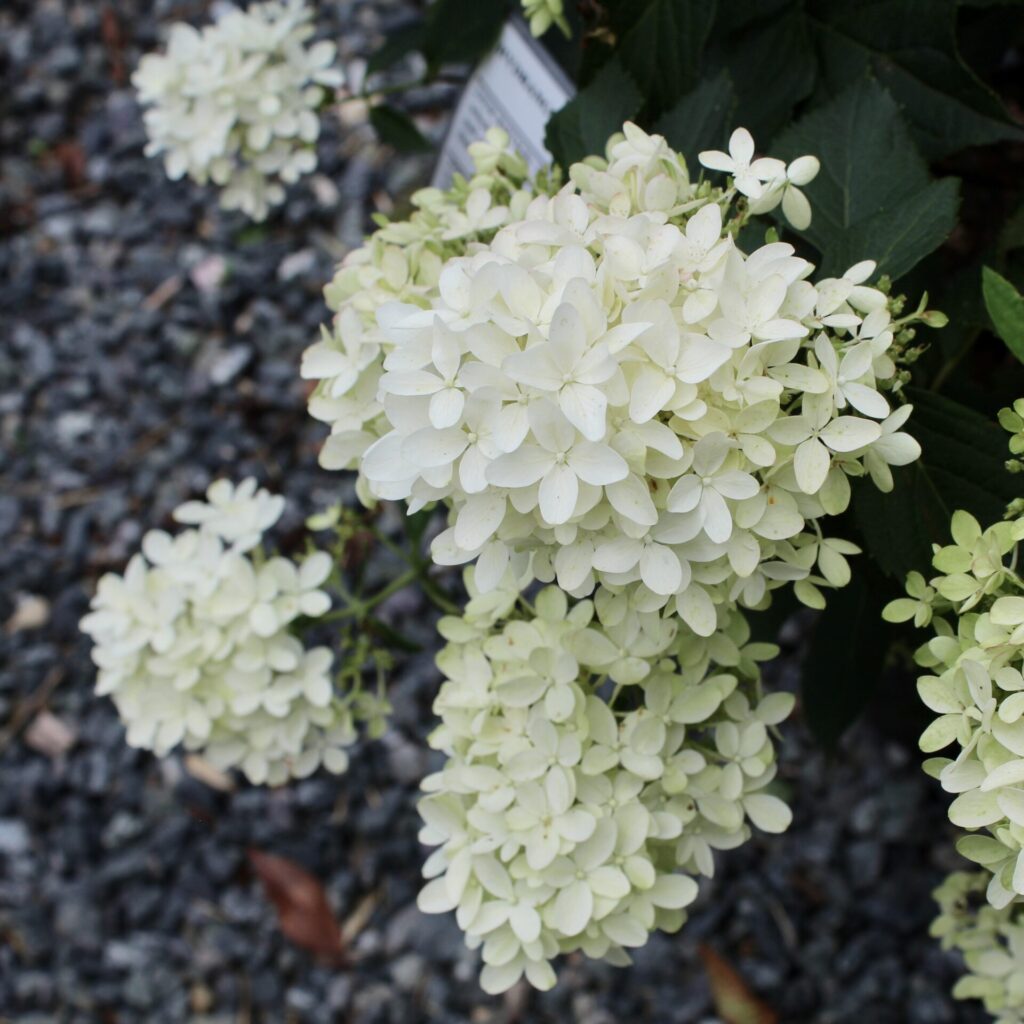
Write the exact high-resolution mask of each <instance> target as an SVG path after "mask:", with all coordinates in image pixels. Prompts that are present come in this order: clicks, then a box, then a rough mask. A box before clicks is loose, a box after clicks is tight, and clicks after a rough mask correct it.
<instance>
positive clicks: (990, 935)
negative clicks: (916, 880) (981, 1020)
mask: <svg viewBox="0 0 1024 1024" xmlns="http://www.w3.org/2000/svg"><path fill="white" fill-rule="evenodd" d="M987 878H988V876H987V874H986V873H985V872H983V871H981V872H966V871H958V872H955V873H954V874H952V875H950V876H949V877H948V878H947V879H946V880H945V882H943V884H942V885H941V886H939V888H938V889H936V890H935V893H934V896H935V899H936V900H937V901H938V903H939V906H940V908H941V913H940V915H939V916H938V917H937V918H936V919H935V921H934V923H933V924H932V928H931V934H932V935H933V936H935V938H937V939H941V941H942V948H943V949H955V950H958V951H959V952H961V953H962V954H963V956H964V961H965V963H966V965H967V971H968V973H967V974H965V975H964V977H962V978H961V979H960V980H959V981H958V982H957V984H956V985H955V987H954V988H953V995H954V997H956V998H957V999H980V1000H982V1001H983V1003H984V1005H985V1009H986V1010H988V1011H989V1013H991V1014H993V1015H994V1017H995V1024H1024V916H1022V914H1021V907H1020V905H1019V904H1009V905H1007V906H1006V907H1003V908H1002V909H996V908H995V907H993V906H991V904H988V903H986V902H985V895H984V894H985V889H986V887H987V884H988V881H987Z"/></svg>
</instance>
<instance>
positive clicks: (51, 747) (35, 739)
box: [25, 710, 78, 758]
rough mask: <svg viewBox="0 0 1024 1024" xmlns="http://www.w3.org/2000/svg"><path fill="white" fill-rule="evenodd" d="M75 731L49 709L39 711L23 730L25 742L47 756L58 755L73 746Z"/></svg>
mask: <svg viewBox="0 0 1024 1024" xmlns="http://www.w3.org/2000/svg"><path fill="white" fill-rule="evenodd" d="M77 738H78V736H77V734H76V733H75V731H74V730H73V729H72V728H70V726H68V724H67V723H66V722H65V721H64V720H63V719H61V718H58V717H57V716H56V715H55V714H53V713H52V712H50V711H45V710H44V711H40V712H39V714H38V715H36V717H35V718H33V719H32V723H31V724H30V725H29V727H28V728H27V729H26V730H25V744H26V746H29V747H31V748H32V749H33V750H36V751H38V752H39V753H40V754H45V755H46V756H47V757H50V758H54V757H60V755H61V754H66V753H67V752H68V751H69V750H70V749H71V747H73V746H74V744H75V740H76V739H77Z"/></svg>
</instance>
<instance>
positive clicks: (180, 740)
mask: <svg viewBox="0 0 1024 1024" xmlns="http://www.w3.org/2000/svg"><path fill="white" fill-rule="evenodd" d="M283 509H284V499H283V498H280V497H278V496H275V495H271V494H270V493H269V492H267V491H266V490H263V489H262V488H260V489H257V485H256V481H255V480H254V479H251V478H250V479H248V480H244V481H243V482H242V483H241V484H239V485H238V487H234V486H232V484H231V483H230V482H229V481H227V480H217V481H215V482H214V483H213V484H211V485H210V487H209V489H208V491H207V493H206V501H205V502H203V501H189V502H186V503H185V504H184V505H181V506H179V508H178V509H177V510H176V511H175V514H174V517H175V519H177V520H178V521H179V522H183V523H187V524H190V525H192V526H193V528H191V529H186V530H183V531H181V532H179V533H178V534H176V535H174V536H172V535H170V534H168V533H165V532H164V531H162V530H151V531H150V532H149V533H147V534H146V535H145V537H144V538H143V540H142V551H141V553H139V554H136V555H135V556H134V557H133V558H132V559H131V561H130V562H129V563H128V567H127V569H126V570H125V573H124V575H123V576H119V575H117V574H115V573H108V574H107V575H105V576H104V577H103V578H102V579H101V580H100V582H99V586H98V588H97V591H96V596H95V597H94V598H93V601H92V605H91V611H90V612H89V614H87V615H86V616H85V617H84V618H83V619H82V629H83V631H84V632H86V633H87V634H89V636H90V637H91V638H92V640H93V644H94V646H93V651H92V656H93V660H94V661H95V663H96V665H97V667H98V668H99V673H98V678H97V685H96V691H97V693H99V694H102V695H108V696H110V697H111V698H112V699H113V701H114V703H115V704H116V705H117V709H118V712H119V713H120V715H121V718H122V719H123V721H124V723H125V726H126V727H127V730H128V742H129V743H130V744H131V745H132V746H136V747H143V748H145V749H148V750H153V751H154V752H155V753H156V754H157V755H158V756H165V755H166V754H168V753H169V752H170V751H171V750H172V749H173V748H174V747H176V746H179V745H182V746H184V747H185V748H186V749H188V750H201V751H202V752H203V754H204V755H205V756H206V757H207V758H208V759H209V760H210V761H211V762H212V763H213V764H215V765H217V766H218V767H221V768H228V767H236V766H237V767H239V768H241V770H242V771H243V772H244V773H245V775H246V776H247V777H248V778H249V780H250V781H251V782H254V783H262V782H269V783H271V784H275V785H276V784H279V783H282V782H284V781H285V780H286V779H288V778H289V777H290V776H295V777H302V776H305V775H309V774H311V773H312V772H313V771H315V770H316V769H317V768H318V767H319V766H320V765H321V764H323V765H324V767H326V768H327V769H328V770H329V771H332V772H341V771H344V770H345V768H346V767H347V764H348V755H347V753H346V748H347V747H348V746H350V745H351V744H352V742H353V741H354V740H355V736H356V733H355V719H354V716H353V713H352V709H351V708H350V706H349V704H348V703H347V702H346V701H345V700H343V699H342V698H340V697H339V696H337V695H336V694H335V692H334V682H333V678H332V669H333V665H334V655H333V654H332V652H331V651H330V649H329V648H327V647H313V648H306V647H305V646H304V645H303V644H302V642H301V640H299V638H298V637H296V636H295V635H294V634H293V632H292V628H291V627H292V625H293V623H295V621H296V620H297V619H298V618H299V617H300V616H301V617H305V618H309V619H315V618H318V617H319V616H322V615H323V614H324V613H325V612H326V611H327V610H328V609H329V608H330V606H331V599H330V597H329V596H328V594H327V593H326V591H324V590H323V589H321V588H322V585H323V584H324V582H325V581H326V579H327V577H328V576H329V574H330V572H331V566H332V562H331V558H330V556H329V555H328V554H327V553H326V552H323V551H313V552H310V553H309V554H308V555H307V556H306V557H305V558H304V559H303V560H302V561H301V562H294V561H292V560H291V559H288V558H283V557H280V556H275V557H272V558H266V557H265V556H263V555H262V553H261V552H260V551H259V550H258V546H259V544H260V543H261V541H262V539H263V535H264V533H265V531H267V530H268V529H270V528H271V527H272V526H273V525H274V523H276V522H277V520H278V518H279V517H280V515H281V512H282V511H283ZM254 549H257V550H255V551H254Z"/></svg>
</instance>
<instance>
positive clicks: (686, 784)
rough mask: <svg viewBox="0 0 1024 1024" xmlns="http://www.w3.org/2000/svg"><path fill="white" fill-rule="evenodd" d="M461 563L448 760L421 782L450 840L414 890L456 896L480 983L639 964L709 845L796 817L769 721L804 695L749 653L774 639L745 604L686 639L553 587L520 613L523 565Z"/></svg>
mask: <svg viewBox="0 0 1024 1024" xmlns="http://www.w3.org/2000/svg"><path fill="white" fill-rule="evenodd" d="M468 573H469V575H468V582H469V587H470V592H471V594H473V595H474V596H473V597H472V599H471V600H470V602H469V604H468V606H467V608H466V613H465V615H464V616H463V617H461V618H456V617H450V618H446V619H443V620H442V621H441V625H440V628H441V632H442V634H443V635H444V636H445V638H446V639H447V640H448V644H447V646H446V647H445V648H444V649H443V651H442V652H441V654H440V655H439V656H438V665H439V667H440V668H441V670H442V671H443V673H444V675H445V677H446V681H445V682H444V683H443V685H442V687H441V690H440V693H439V695H438V698H437V701H436V703H435V706H434V707H435V711H436V712H437V713H438V714H439V715H440V718H441V725H440V726H439V728H438V729H437V730H436V732H435V733H434V734H433V736H432V738H431V744H432V745H433V746H434V747H436V748H439V749H441V750H443V751H444V752H445V753H446V754H447V755H448V760H447V763H446V764H445V766H444V768H443V769H442V770H441V771H440V772H438V773H437V774H436V775H433V776H431V777H429V778H427V779H426V780H425V781H424V789H425V790H427V791H428V793H429V794H430V795H428V796H427V797H425V798H424V799H423V800H422V801H421V803H420V810H421V813H422V815H423V818H424V821H425V823H426V824H425V827H424V829H423V831H422V833H421V839H422V841H423V842H425V843H427V844H428V845H432V846H436V847H438V849H437V850H436V851H435V852H434V853H433V854H432V855H431V857H430V858H429V860H428V861H427V864H426V866H425V868H424V874H425V875H426V877H427V878H428V879H430V881H429V882H428V883H427V885H426V886H425V888H424V889H423V891H422V893H421V895H420V900H419V905H420V908H421V909H422V910H424V911H426V912H429V913H440V912H445V911H451V910H455V912H456V915H457V920H458V923H459V925H460V927H461V928H462V929H463V930H464V931H465V933H466V937H467V942H468V944H469V945H470V946H471V947H474V948H475V947H481V949H482V955H483V960H484V968H483V971H482V975H481V984H482V985H483V987H484V989H485V990H486V991H488V992H491V993H496V992H501V991H504V990H506V989H508V988H509V987H510V986H511V985H513V984H514V983H515V982H516V981H517V980H518V979H519V978H520V977H522V976H523V975H524V974H525V976H526V978H527V979H528V981H529V982H530V983H531V984H532V985H534V986H535V987H537V988H541V989H546V988H550V987H551V986H552V985H553V984H554V983H555V974H554V971H553V969H552V967H551V960H552V959H553V958H554V957H556V956H557V955H559V954H560V953H568V952H572V951H575V950H582V951H583V952H584V953H586V954H587V955H588V956H592V957H604V958H606V959H609V960H610V961H611V962H613V963H619V964H622V963H628V962H629V957H628V954H627V950H628V949H631V948H635V947H638V946H641V945H643V944H644V943H645V942H646V941H647V937H648V935H649V933H650V932H651V931H652V930H653V929H655V928H660V929H662V930H666V931H675V930H676V929H678V928H679V927H680V926H681V925H682V923H683V921H684V920H685V917H686V915H685V912H684V908H685V907H686V906H687V905H689V904H690V903H691V902H692V901H693V899H694V898H695V897H696V895H697V884H696V882H695V880H694V878H693V877H692V876H693V875H698V874H704V875H711V874H712V872H713V870H714V862H713V859H712V851H713V850H715V849H731V848H734V847H736V846H738V845H739V844H740V843H742V842H743V841H744V840H745V839H746V838H747V837H748V836H749V834H750V830H749V825H748V822H752V823H753V824H754V825H756V826H757V827H759V828H762V829H765V830H767V831H770V832H779V831H782V830H784V829H785V828H786V827H787V826H788V824H789V821H790V812H789V809H788V807H786V805H785V804H784V803H783V802H782V801H781V800H780V799H778V798H777V797H775V796H773V795H771V794H769V793H766V792H765V787H766V786H767V785H768V784H769V783H770V782H771V780H772V779H773V778H774V775H775V770H776V769H775V751H774V746H773V742H772V737H771V735H770V733H769V727H770V726H772V725H774V724H776V723H778V722H780V721H781V720H782V719H784V718H785V717H786V716H787V715H788V714H789V711H790V710H791V708H792V705H793V699H792V697H791V696H790V695H788V694H774V695H772V696H770V697H762V696H761V694H760V687H759V681H758V670H757V664H756V660H755V659H758V658H765V657H769V656H771V654H772V653H773V650H772V649H771V648H770V647H769V646H768V645H754V644H749V643H748V642H747V641H748V636H749V633H748V631H747V628H746V623H745V621H744V620H743V618H742V616H741V615H739V614H738V613H736V614H734V615H733V616H732V617H731V619H730V622H729V625H728V628H727V629H726V630H725V631H723V632H722V633H720V634H718V635H717V636H716V637H715V638H714V640H713V641H711V642H708V643H706V644H697V645H694V644H689V643H687V644H686V645H680V644H679V643H678V639H679V638H678V632H677V627H676V626H675V624H674V623H672V622H671V621H667V620H665V619H663V618H661V617H660V616H659V615H658V614H657V613H656V612H655V613H650V612H636V611H633V610H629V609H626V608H625V607H624V606H623V604H622V602H619V601H616V600H614V599H611V600H609V599H607V598H605V599H599V601H598V603H597V605H596V607H595V604H594V602H591V601H589V600H585V601H580V602H577V603H575V604H573V605H572V606H571V607H570V603H569V600H568V598H567V596H566V594H565V593H564V592H563V591H562V590H560V589H558V588H557V587H548V588H545V589H544V590H542V591H541V592H540V594H539V595H538V596H537V599H536V602H535V607H534V608H533V609H530V610H528V611H527V612H526V613H525V614H524V615H522V616H520V617H515V616H509V611H510V608H511V606H512V605H514V604H515V602H516V595H517V593H518V589H519V584H520V583H521V582H522V581H517V580H515V579H513V578H512V576H511V574H509V576H508V577H506V579H505V580H504V581H503V583H502V585H501V586H499V587H498V588H496V589H495V590H492V591H490V592H489V593H487V594H482V595H481V594H479V593H477V592H476V590H475V587H474V586H473V580H472V570H469V571H468ZM524 603H525V602H524ZM609 690H613V693H612V695H611V697H610V698H609V697H608V696H607V691H609Z"/></svg>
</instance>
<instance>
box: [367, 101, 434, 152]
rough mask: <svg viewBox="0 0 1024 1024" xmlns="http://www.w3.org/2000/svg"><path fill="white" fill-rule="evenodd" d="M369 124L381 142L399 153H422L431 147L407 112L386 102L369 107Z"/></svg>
mask: <svg viewBox="0 0 1024 1024" xmlns="http://www.w3.org/2000/svg"><path fill="white" fill-rule="evenodd" d="M370 124H372V125H373V128H374V131H376V133H377V134H378V135H379V136H380V140H381V142H383V143H386V144H387V145H388V146H393V147H394V148H395V149H397V150H398V151H399V152H401V153H424V152H427V151H428V150H430V149H432V148H433V147H432V146H431V145H430V143H429V142H428V141H427V139H425V138H424V137H423V133H422V132H421V131H420V130H419V128H417V127H416V125H415V124H414V123H413V120H412V118H411V117H409V115H408V114H405V113H403V112H402V111H401V110H396V109H395V108H394V107H389V106H388V105H387V104H384V103H382V104H380V105H379V106H376V107H371V108H370Z"/></svg>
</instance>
